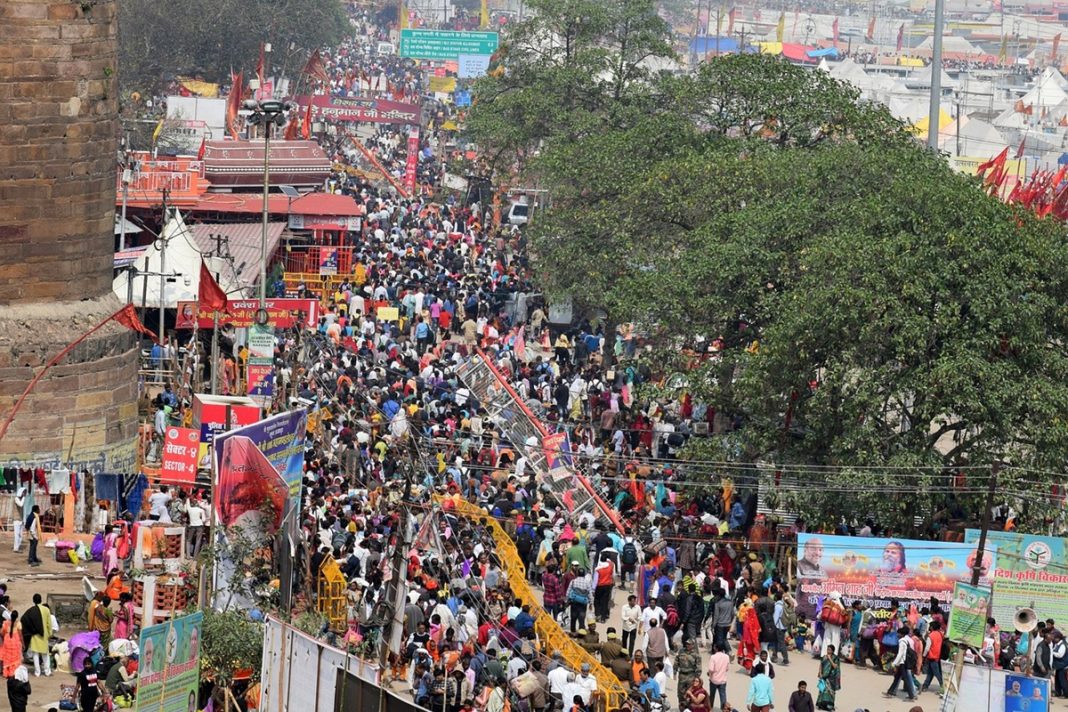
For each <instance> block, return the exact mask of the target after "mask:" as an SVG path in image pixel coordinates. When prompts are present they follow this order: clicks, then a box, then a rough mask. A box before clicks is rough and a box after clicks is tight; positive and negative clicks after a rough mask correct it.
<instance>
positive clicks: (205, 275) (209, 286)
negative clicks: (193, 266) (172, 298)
mask: <svg viewBox="0 0 1068 712" xmlns="http://www.w3.org/2000/svg"><path fill="white" fill-rule="evenodd" d="M197 302H199V304H200V308H201V309H206V310H208V311H217V312H225V311H226V292H224V291H223V290H222V287H220V286H219V283H218V282H216V281H215V278H214V277H212V276H211V272H210V271H209V270H208V266H207V265H206V264H204V261H203V260H201V261H200V289H198V290H197Z"/></svg>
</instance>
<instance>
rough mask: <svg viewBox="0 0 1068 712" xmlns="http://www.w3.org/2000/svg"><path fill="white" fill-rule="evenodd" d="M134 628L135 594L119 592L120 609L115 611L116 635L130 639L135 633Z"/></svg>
mask: <svg viewBox="0 0 1068 712" xmlns="http://www.w3.org/2000/svg"><path fill="white" fill-rule="evenodd" d="M133 628H134V611H133V594H131V593H130V592H129V591H123V592H122V593H121V594H119V610H118V611H116V612H115V637H116V638H124V639H127V640H128V639H129V638H130V637H131V636H132V635H133Z"/></svg>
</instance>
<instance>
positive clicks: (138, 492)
mask: <svg viewBox="0 0 1068 712" xmlns="http://www.w3.org/2000/svg"><path fill="white" fill-rule="evenodd" d="M146 489H148V478H147V477H145V476H144V475H142V474H141V473H140V472H137V473H134V474H132V475H123V476H122V503H121V505H120V507H119V509H125V510H126V511H127V512H130V513H131V514H133V515H134V518H135V519H136V518H138V517H139V516H140V514H141V503H142V501H143V500H144V498H145V490H146Z"/></svg>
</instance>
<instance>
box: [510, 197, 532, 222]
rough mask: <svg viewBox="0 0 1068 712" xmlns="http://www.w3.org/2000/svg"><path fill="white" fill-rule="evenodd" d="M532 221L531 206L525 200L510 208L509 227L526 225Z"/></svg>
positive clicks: (513, 204)
mask: <svg viewBox="0 0 1068 712" xmlns="http://www.w3.org/2000/svg"><path fill="white" fill-rule="evenodd" d="M529 221H530V205H529V204H528V203H527V202H526V201H525V200H524V201H522V202H520V201H517V202H515V203H512V206H511V207H510V208H508V224H509V225H526V224H527V223H528V222H529Z"/></svg>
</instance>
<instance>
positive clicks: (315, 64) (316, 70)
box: [301, 50, 330, 82]
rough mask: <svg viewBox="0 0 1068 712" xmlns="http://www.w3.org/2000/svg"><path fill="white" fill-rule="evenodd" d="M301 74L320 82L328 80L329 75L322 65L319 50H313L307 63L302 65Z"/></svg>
mask: <svg viewBox="0 0 1068 712" xmlns="http://www.w3.org/2000/svg"><path fill="white" fill-rule="evenodd" d="M301 74H306V75H308V76H309V77H312V78H313V79H318V80H319V81H321V82H326V81H329V80H330V75H329V74H328V73H327V71H326V65H324V64H323V58H322V57H321V56H320V55H319V50H315V51H314V52H312V53H311V56H310V57H308V61H307V63H305V65H304V69H303V70H302V71H301Z"/></svg>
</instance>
